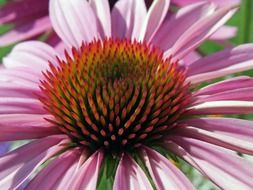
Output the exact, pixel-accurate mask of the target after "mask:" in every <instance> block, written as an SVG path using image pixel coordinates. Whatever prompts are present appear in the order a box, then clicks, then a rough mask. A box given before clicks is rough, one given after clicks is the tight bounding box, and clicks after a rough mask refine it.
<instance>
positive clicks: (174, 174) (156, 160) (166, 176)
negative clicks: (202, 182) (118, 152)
mask: <svg viewBox="0 0 253 190" xmlns="http://www.w3.org/2000/svg"><path fill="white" fill-rule="evenodd" d="M142 158H143V160H144V161H145V164H146V166H147V168H148V170H149V173H150V175H151V177H152V180H153V181H154V183H155V185H156V188H157V189H168V188H170V189H173V190H191V189H195V188H194V186H193V185H192V184H191V182H190V181H189V180H188V179H187V177H186V176H185V175H184V174H183V173H182V172H181V171H180V170H179V169H178V168H177V167H176V166H174V165H173V164H172V163H170V161H169V160H167V159H166V158H165V157H163V156H162V155H161V154H159V153H158V152H156V151H154V150H152V149H150V148H148V147H145V148H143V150H142Z"/></svg>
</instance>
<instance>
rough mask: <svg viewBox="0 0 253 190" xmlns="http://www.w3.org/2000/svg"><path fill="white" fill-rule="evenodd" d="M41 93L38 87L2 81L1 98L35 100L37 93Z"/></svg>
mask: <svg viewBox="0 0 253 190" xmlns="http://www.w3.org/2000/svg"><path fill="white" fill-rule="evenodd" d="M0 74H1V72H0ZM39 92H40V91H39V88H38V87H37V86H36V87H35V86H31V85H30V86H24V85H21V84H15V83H11V82H2V81H0V97H19V98H35V97H36V95H35V93H39Z"/></svg>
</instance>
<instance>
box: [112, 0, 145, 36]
mask: <svg viewBox="0 0 253 190" xmlns="http://www.w3.org/2000/svg"><path fill="white" fill-rule="evenodd" d="M146 14H147V10H146V6H145V2H144V0H138V1H136V0H119V1H118V2H116V4H115V5H114V7H113V9H112V15H111V19H112V36H113V37H116V38H129V39H136V38H137V37H138V36H139V34H140V30H141V26H142V23H143V21H144V19H145V17H146Z"/></svg>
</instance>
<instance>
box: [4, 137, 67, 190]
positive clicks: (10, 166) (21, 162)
mask: <svg viewBox="0 0 253 190" xmlns="http://www.w3.org/2000/svg"><path fill="white" fill-rule="evenodd" d="M64 139H67V137H66V136H65V135H58V136H51V137H47V138H43V139H40V140H36V141H33V142H32V143H29V144H27V145H24V146H22V147H21V148H18V149H16V150H14V151H11V152H9V153H7V154H6V155H4V156H2V157H1V158H0V171H1V172H0V179H1V180H0V186H1V189H2V190H9V189H16V188H17V187H18V186H19V185H20V184H21V183H22V182H23V181H24V180H26V179H27V178H28V177H29V176H30V175H31V174H32V172H33V171H35V170H36V169H37V168H38V167H39V166H40V165H41V164H42V163H43V162H44V161H46V160H47V159H48V158H50V157H51V156H53V155H54V154H55V153H57V152H59V151H60V150H62V149H63V148H64V147H63V146H62V145H61V141H63V140H64ZM65 143H66V142H65Z"/></svg>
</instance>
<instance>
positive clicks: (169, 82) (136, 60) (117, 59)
mask: <svg viewBox="0 0 253 190" xmlns="http://www.w3.org/2000/svg"><path fill="white" fill-rule="evenodd" d="M58 62H59V65H58V66H54V65H53V64H50V70H48V71H47V72H45V73H43V74H44V76H45V79H44V80H43V81H42V82H41V85H40V87H41V90H42V95H41V96H40V100H41V101H42V102H43V104H44V106H45V108H46V109H47V110H48V111H49V112H50V113H51V114H52V115H53V116H54V117H55V119H54V120H50V121H51V122H53V123H54V124H56V125H58V126H59V127H60V129H61V130H62V131H64V132H65V133H66V134H68V135H69V136H70V137H71V138H72V139H73V140H75V142H77V143H79V144H80V145H81V144H82V145H85V146H88V147H90V148H91V149H97V148H100V147H102V146H103V147H105V148H107V149H109V150H113V151H116V152H117V151H121V150H125V149H131V148H133V147H137V146H139V145H141V144H148V143H152V142H153V141H155V140H157V139H160V138H161V137H162V136H163V135H164V134H166V133H168V132H169V129H171V128H172V127H173V126H175V125H176V120H177V119H178V118H179V117H181V115H182V113H183V112H184V108H185V106H186V104H188V102H189V97H190V92H189V89H188V85H187V84H185V74H184V71H183V70H180V69H179V68H178V66H177V63H173V62H172V61H171V59H166V60H165V59H163V58H162V53H161V52H160V51H159V50H158V49H155V48H152V47H150V46H149V45H146V44H143V43H139V42H130V41H128V40H113V39H107V40H104V41H93V42H91V43H89V44H82V46H81V47H80V48H79V49H75V48H73V50H72V54H71V55H69V54H68V53H67V52H66V53H65V60H60V59H58Z"/></svg>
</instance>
